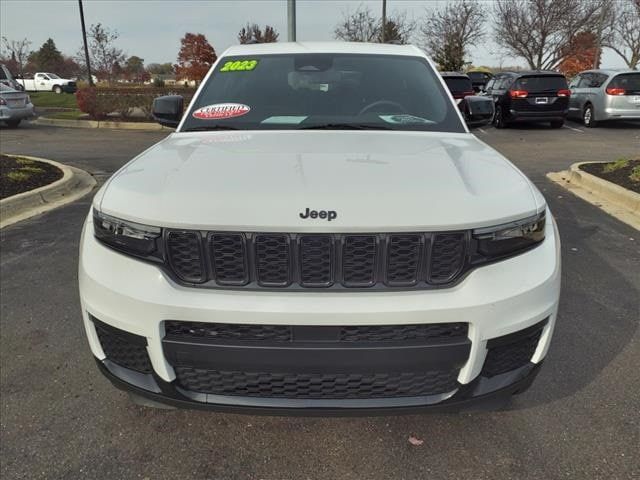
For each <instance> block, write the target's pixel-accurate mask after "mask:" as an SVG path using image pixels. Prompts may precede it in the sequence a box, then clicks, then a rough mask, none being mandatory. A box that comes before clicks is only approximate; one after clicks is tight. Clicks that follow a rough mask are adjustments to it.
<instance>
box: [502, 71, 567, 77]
mask: <svg viewBox="0 0 640 480" xmlns="http://www.w3.org/2000/svg"><path fill="white" fill-rule="evenodd" d="M498 75H510V76H513V77H524V76H525V75H540V76H550V77H551V76H553V77H557V76H562V73H560V72H554V71H552V70H522V71H519V72H498V73H496V76H498Z"/></svg>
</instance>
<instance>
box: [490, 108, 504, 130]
mask: <svg viewBox="0 0 640 480" xmlns="http://www.w3.org/2000/svg"><path fill="white" fill-rule="evenodd" d="M493 126H494V127H496V128H507V122H506V121H505V119H504V113H502V107H500V106H498V107H496V113H495V114H494V116H493Z"/></svg>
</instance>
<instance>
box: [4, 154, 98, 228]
mask: <svg viewBox="0 0 640 480" xmlns="http://www.w3.org/2000/svg"><path fill="white" fill-rule="evenodd" d="M16 156H19V157H22V158H27V159H29V160H35V161H38V162H44V163H49V164H51V165H54V166H56V167H58V168H59V169H60V170H62V173H63V175H62V178H61V179H60V180H56V181H55V182H53V183H50V184H49V185H45V186H43V187H39V188H36V189H34V190H30V191H28V192H23V193H19V194H18V195H13V196H11V197H9V198H5V199H2V200H0V228H4V227H7V226H9V225H13V224H14V223H16V222H19V221H21V220H26V219H27V218H30V217H33V216H34V215H38V214H40V213H44V212H47V211H49V210H53V209H54V208H57V207H60V206H62V205H66V204H67V203H71V202H73V201H75V200H78V199H79V198H81V197H83V196H85V195H86V194H87V193H89V192H90V191H91V190H93V187H95V185H96V181H95V179H94V178H93V177H92V176H91V175H90V174H89V173H87V172H85V171H84V170H80V169H79V168H75V167H70V166H68V165H62V164H61V163H58V162H54V161H53V160H47V159H46V158H39V157H29V156H27V155H16Z"/></svg>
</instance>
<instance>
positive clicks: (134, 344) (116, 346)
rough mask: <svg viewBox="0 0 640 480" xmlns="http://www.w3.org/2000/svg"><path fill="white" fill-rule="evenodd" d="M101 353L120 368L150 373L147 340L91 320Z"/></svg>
mask: <svg viewBox="0 0 640 480" xmlns="http://www.w3.org/2000/svg"><path fill="white" fill-rule="evenodd" d="M93 322H94V325H95V327H96V333H97V334H98V339H99V340H100V346H102V351H103V352H104V354H105V355H106V357H107V359H108V360H110V361H112V362H113V363H115V364H117V365H120V366H121V367H125V368H130V369H131V370H136V371H137V372H142V373H151V371H152V368H151V362H150V361H149V355H148V354H147V348H146V345H147V339H146V338H144V337H141V336H139V335H134V334H132V333H128V332H125V331H123V330H119V329H117V328H114V327H111V326H109V325H106V324H104V323H102V322H98V321H96V320H95V319H94V320H93Z"/></svg>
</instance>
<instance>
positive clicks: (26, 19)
mask: <svg viewBox="0 0 640 480" xmlns="http://www.w3.org/2000/svg"><path fill="white" fill-rule="evenodd" d="M381 3H382V2H381V1H380V0H364V1H360V0H298V2H297V20H298V28H297V36H298V40H301V41H304V40H332V39H333V31H334V28H335V25H336V24H337V23H338V22H339V21H340V19H341V18H342V15H343V13H344V12H348V11H351V12H353V11H355V10H356V9H357V8H358V6H359V5H361V4H363V5H366V6H369V7H370V8H371V9H372V10H374V11H375V12H376V13H377V14H380V13H379V11H380V10H381ZM444 3H446V0H430V1H429V0H388V1H387V12H388V14H391V15H393V14H394V13H396V12H402V11H405V12H406V13H407V16H408V18H413V19H415V20H419V19H420V17H422V16H424V14H425V11H426V10H428V9H430V8H433V7H435V6H437V5H438V4H440V5H442V4H444ZM485 3H486V4H487V5H486V8H487V9H490V8H491V0H486V1H485ZM84 13H85V21H86V24H87V27H88V26H89V25H90V24H92V23H102V24H103V25H105V26H108V27H109V28H111V29H115V30H117V31H118V32H119V34H120V38H119V39H118V40H117V45H118V47H120V48H122V49H123V50H124V52H125V53H126V54H127V55H137V56H139V57H142V58H144V60H145V63H146V64H149V63H153V62H158V63H163V62H173V63H175V61H176V57H177V55H178V50H179V48H180V38H181V37H182V36H183V35H184V34H185V32H193V33H204V34H205V36H206V37H207V38H208V39H209V42H210V43H211V44H212V45H213V46H214V48H215V50H216V53H218V54H220V53H222V52H223V51H224V50H225V49H226V48H227V47H229V46H230V45H233V44H235V43H237V34H238V31H239V30H240V28H241V27H242V26H243V25H244V24H246V22H251V23H254V22H255V23H259V24H260V25H262V26H264V24H269V25H271V26H273V27H274V28H275V29H276V30H277V31H278V32H279V33H280V39H281V40H283V41H284V40H286V37H287V30H286V24H287V2H286V0H236V1H223V0H189V1H186V0H84ZM487 28H488V29H489V30H490V25H488V26H487ZM0 33H1V34H2V36H5V37H7V38H9V39H22V38H24V37H27V38H28V39H29V40H31V41H32V42H33V44H32V46H31V48H32V49H37V48H39V47H40V45H42V44H43V43H44V42H45V41H46V40H47V38H49V37H51V38H53V40H54V41H55V42H56V45H57V46H58V49H59V50H61V51H62V52H63V53H64V54H65V55H75V54H76V53H77V51H78V50H79V48H80V46H81V45H82V34H81V30H80V20H79V13H78V2H77V1H76V0H0ZM417 40H418V38H417V37H416V38H413V41H414V42H417ZM470 59H471V61H472V62H473V63H474V65H490V66H501V65H504V66H513V65H522V66H524V63H523V61H522V60H516V59H513V58H509V57H508V56H506V55H504V54H503V53H502V52H501V51H500V49H499V48H497V47H496V45H495V44H494V43H493V42H492V41H491V33H490V32H489V36H488V38H487V40H486V41H485V43H484V44H483V45H478V46H475V47H474V48H473V50H472V51H471V58H470ZM602 65H603V66H606V67H612V68H613V67H624V66H625V64H624V62H623V61H622V59H620V58H619V57H618V56H617V55H616V54H614V53H613V52H611V51H609V50H607V49H605V51H604V56H603V62H602Z"/></svg>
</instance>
